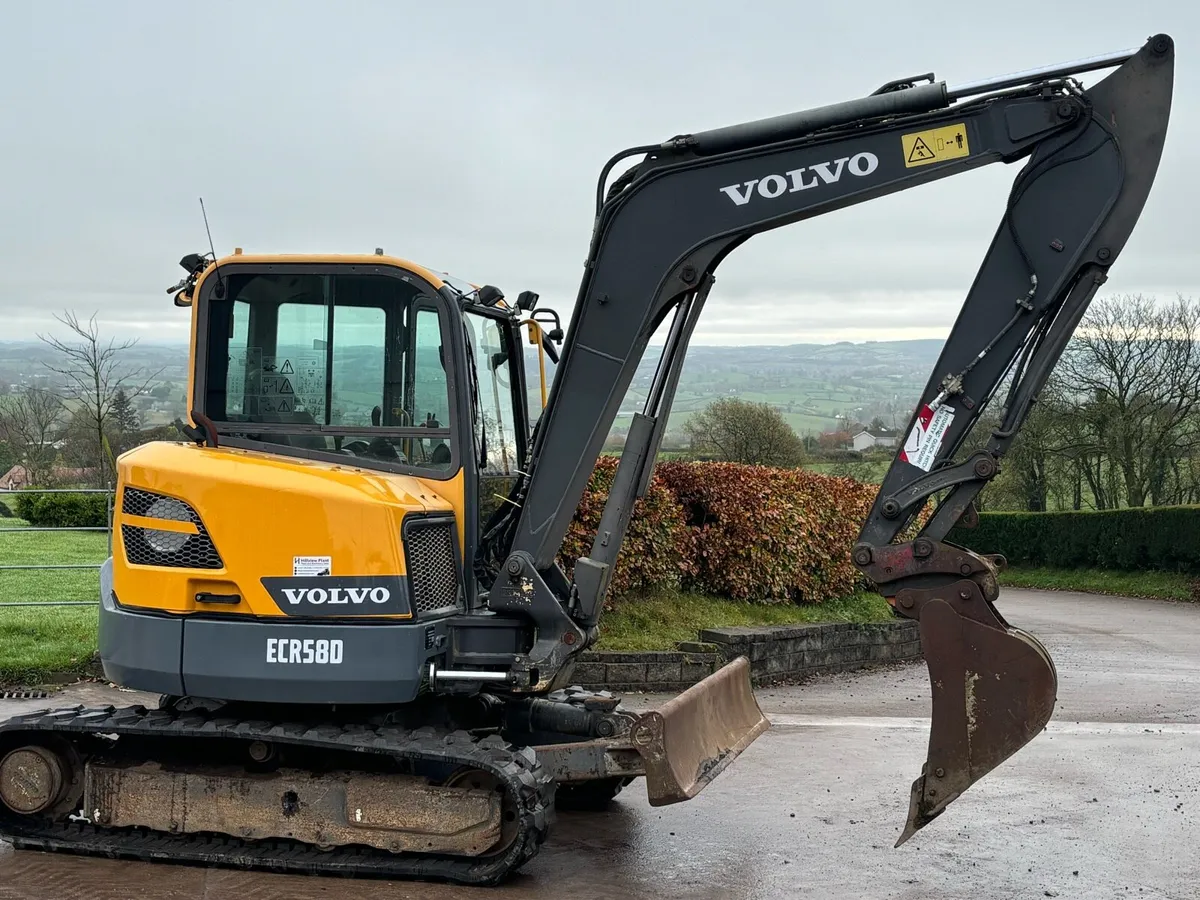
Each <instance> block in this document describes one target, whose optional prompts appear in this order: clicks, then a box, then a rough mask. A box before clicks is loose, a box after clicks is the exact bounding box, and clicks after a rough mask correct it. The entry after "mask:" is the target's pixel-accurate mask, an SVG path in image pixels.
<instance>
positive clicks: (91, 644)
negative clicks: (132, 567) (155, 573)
mask: <svg viewBox="0 0 1200 900" xmlns="http://www.w3.org/2000/svg"><path fill="white" fill-rule="evenodd" d="M25 524H26V523H25V522H23V521H22V520H20V519H0V565H4V566H18V565H59V566H63V565H75V564H78V565H87V566H88V567H89V568H87V569H42V570H31V569H17V570H5V569H0V684H3V683H10V684H11V683H22V682H27V681H33V680H36V679H37V678H38V677H41V676H44V675H45V674H46V673H47V672H63V673H68V672H76V673H83V672H85V671H87V670H88V669H89V666H90V662H91V659H92V654H93V652H94V651H95V648H96V607H95V606H94V605H90V604H91V602H92V601H95V600H96V598H97V596H98V595H99V589H100V575H99V568H100V563H101V562H103V561H104V558H105V557H106V556H107V555H108V535H107V534H105V533H103V532H48V531H22V530H21V529H22V527H23V526H25ZM46 600H71V601H88V602H89V605H88V606H68V607H18V606H13V604H15V603H29V602H37V601H46ZM6 606H7V607H8V608H7V609H6V608H4V607H6Z"/></svg>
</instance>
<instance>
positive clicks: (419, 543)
mask: <svg viewBox="0 0 1200 900" xmlns="http://www.w3.org/2000/svg"><path fill="white" fill-rule="evenodd" d="M404 558H405V562H406V565H407V567H408V583H409V587H410V589H411V591H412V606H413V612H415V613H416V614H417V615H418V616H420V615H421V614H425V615H429V614H430V613H436V612H442V611H450V610H455V609H459V608H461V607H462V605H463V603H462V591H461V589H460V587H459V579H458V545H457V540H456V534H455V528H454V520H453V519H413V520H411V521H409V522H407V523H405V528H404Z"/></svg>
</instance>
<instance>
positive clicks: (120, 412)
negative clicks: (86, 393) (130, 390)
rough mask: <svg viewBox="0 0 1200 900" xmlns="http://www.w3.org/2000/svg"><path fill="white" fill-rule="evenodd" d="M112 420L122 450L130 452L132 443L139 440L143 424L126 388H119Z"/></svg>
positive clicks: (114, 399) (113, 405) (113, 404)
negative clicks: (139, 430) (138, 434)
mask: <svg viewBox="0 0 1200 900" xmlns="http://www.w3.org/2000/svg"><path fill="white" fill-rule="evenodd" d="M112 420H113V429H114V430H115V431H116V433H117V440H118V442H119V443H120V446H121V450H122V451H125V450H128V449H129V448H130V446H132V444H131V443H130V442H131V441H134V440H136V439H137V432H138V429H139V428H141V422H139V421H138V414H137V410H136V409H134V408H133V404H132V403H131V402H130V401H129V397H128V395H127V394H126V393H125V389H124V388H118V389H117V393H116V396H114V397H113V403H112Z"/></svg>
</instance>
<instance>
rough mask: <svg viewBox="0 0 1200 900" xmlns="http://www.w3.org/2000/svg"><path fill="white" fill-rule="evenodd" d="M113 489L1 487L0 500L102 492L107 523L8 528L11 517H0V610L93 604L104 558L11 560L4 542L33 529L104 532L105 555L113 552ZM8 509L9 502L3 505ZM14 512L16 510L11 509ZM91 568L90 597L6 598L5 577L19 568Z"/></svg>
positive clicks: (10, 505) (36, 569)
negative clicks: (93, 583) (92, 584)
mask: <svg viewBox="0 0 1200 900" xmlns="http://www.w3.org/2000/svg"><path fill="white" fill-rule="evenodd" d="M115 493H116V492H115V491H113V490H111V489H108V488H21V489H19V490H12V491H4V490H0V501H5V500H10V499H14V498H16V497H17V496H18V495H22V494H24V495H28V494H105V495H107V499H106V500H105V521H106V522H107V523H108V524H107V525H104V526H36V525H19V526H14V527H8V526H7V525H5V524H4V523H6V522H10V521H12V520H11V519H0V610H3V609H5V608H7V607H14V608H15V607H28V606H95V605H96V604H97V603H99V601H100V566H101V564H102V563H103V562H104V560H103V559H98V560H96V562H94V563H89V562H83V563H11V562H9V560H11V559H12V558H13V552H12V549H11V546H10V547H8V548H6V546H5V545H6V543H10V542H11V536H12V535H16V534H30V533H32V532H56V533H62V532H98V531H103V532H106V534H107V537H108V540H107V553H106V554H105V556H108V555H111V554H112V520H113V497H114V495H115ZM6 505H8V506H9V508H10V509H12V508H13V505H12V504H6ZM13 512H14V514H16V510H15V509H13ZM80 569H90V570H92V571H93V572H95V573H96V590H95V591H94V592H93V599H91V600H64V599H62V598H61V597H46V598H43V599H37V600H9V599H8V590H7V589H6V588H7V587H8V586H6V585H5V583H4V582H5V578H6V577H7V576H9V575H10V574H11V573H13V572H20V571H64V570H80Z"/></svg>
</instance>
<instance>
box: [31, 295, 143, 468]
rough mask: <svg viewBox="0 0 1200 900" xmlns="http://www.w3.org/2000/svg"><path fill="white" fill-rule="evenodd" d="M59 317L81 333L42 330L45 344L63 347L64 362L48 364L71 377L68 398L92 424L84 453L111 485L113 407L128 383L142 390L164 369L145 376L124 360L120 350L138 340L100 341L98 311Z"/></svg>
mask: <svg viewBox="0 0 1200 900" xmlns="http://www.w3.org/2000/svg"><path fill="white" fill-rule="evenodd" d="M55 319H57V320H58V321H59V322H61V323H63V324H64V325H66V326H67V327H68V328H69V329H71V331H72V332H73V333H74V334H75V335H76V336H77V337H78V338H79V341H78V343H67V342H66V341H63V340H60V339H59V338H56V337H47V336H44V335H41V334H39V335H38V337H39V338H40V339H41V340H42V342H43V343H45V344H47V345H48V346H49V347H51V348H52V349H54V350H56V351H58V353H59V354H60V355H61V357H62V362H61V363H59V364H58V365H55V364H52V363H46V367H47V368H49V369H50V370H51V371H52V372H55V373H56V374H58V375H60V376H61V377H62V378H63V379H64V380H65V382H66V394H67V398H68V399H69V400H71V401H74V403H76V404H77V405H78V412H77V414H76V415H77V416H80V417H81V418H82V419H83V420H84V421H86V423H87V438H86V444H85V450H84V452H85V455H86V457H87V459H88V461H89V463H90V466H89V468H90V467H92V466H94V467H95V472H96V483H97V485H98V486H99V487H109V486H111V485H112V481H113V474H114V472H113V459H114V458H115V453H114V452H113V448H112V447H111V446H110V444H109V440H108V435H109V432H110V427H111V425H112V424H113V422H112V420H113V406H114V403H115V402H116V398H117V394H118V392H120V391H121V390H122V389H123V388H125V386H126V385H132V384H137V387H135V388H132V391H133V393H135V394H137V393H141V391H143V390H144V389H145V388H146V385H147V384H149V383H150V381H152V380H153V379H154V378H155V377H156V376H157V375H158V374H159V372H161V371H162V370H161V369H159V370H158V371H157V372H154V373H152V374H151V375H149V376H147V377H145V378H144V379H143V377H142V375H143V372H142V369H141V368H140V367H127V366H122V365H121V354H122V353H123V352H124V351H126V350H128V349H129V348H130V347H133V346H134V345H135V344H136V343H137V341H136V340H127V341H122V342H121V343H119V344H117V343H115V342H114V341H113V339H111V338H110V339H109V341H108V343H107V345H105V344H102V342H101V340H100V331H99V328H98V327H97V325H96V317H95V315H93V316H92V317H91V319H90V320H89V321H88V323H87V324H86V325H84V324H83V323H81V322H80V321H79V318H78V317H77V316H76V315H75V313H73V312H66V313H64V315H63V316H62V317H61V318H60V317H59V316H55Z"/></svg>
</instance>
